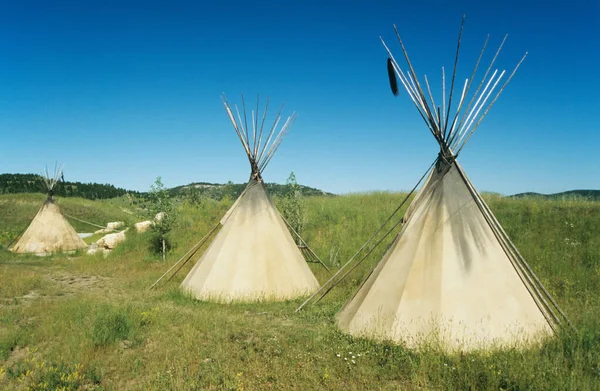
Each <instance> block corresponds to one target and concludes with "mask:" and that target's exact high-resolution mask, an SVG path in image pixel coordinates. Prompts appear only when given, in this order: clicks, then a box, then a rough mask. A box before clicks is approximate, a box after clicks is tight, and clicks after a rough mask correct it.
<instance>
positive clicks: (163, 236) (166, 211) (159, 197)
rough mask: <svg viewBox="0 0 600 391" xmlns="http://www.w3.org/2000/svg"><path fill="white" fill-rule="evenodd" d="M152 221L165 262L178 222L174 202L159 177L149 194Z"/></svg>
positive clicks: (149, 209)
mask: <svg viewBox="0 0 600 391" xmlns="http://www.w3.org/2000/svg"><path fill="white" fill-rule="evenodd" d="M149 201H150V202H149V207H148V211H149V213H150V216H149V217H150V219H152V220H153V224H152V229H153V230H154V231H155V232H156V233H157V235H158V240H159V242H160V247H161V253H162V259H163V261H164V260H165V258H166V253H167V244H168V237H167V235H168V234H169V232H171V229H172V228H173V224H174V223H175V220H176V211H175V206H174V205H173V200H172V199H171V196H170V194H169V192H168V190H167V189H166V188H165V185H164V184H163V183H162V178H161V177H157V178H156V181H154V183H153V184H152V186H150V192H149Z"/></svg>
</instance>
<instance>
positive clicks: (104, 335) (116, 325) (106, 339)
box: [92, 307, 134, 346]
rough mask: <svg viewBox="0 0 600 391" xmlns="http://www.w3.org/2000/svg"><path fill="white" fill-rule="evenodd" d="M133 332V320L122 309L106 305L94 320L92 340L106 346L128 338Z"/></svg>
mask: <svg viewBox="0 0 600 391" xmlns="http://www.w3.org/2000/svg"><path fill="white" fill-rule="evenodd" d="M133 333H134V322H133V321H132V320H131V318H130V317H129V315H128V313H127V311H126V310H124V309H119V308H114V307H107V308H106V309H105V310H103V311H101V312H100V313H99V314H98V315H97V316H96V319H95V320H94V327H93V329H92V342H93V343H94V345H96V346H106V345H110V344H111V343H114V342H117V341H123V340H126V339H130V338H131V337H132V336H133Z"/></svg>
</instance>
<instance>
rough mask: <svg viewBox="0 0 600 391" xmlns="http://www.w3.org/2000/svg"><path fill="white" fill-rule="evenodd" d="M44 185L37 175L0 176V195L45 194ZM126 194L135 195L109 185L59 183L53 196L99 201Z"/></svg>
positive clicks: (40, 177)
mask: <svg viewBox="0 0 600 391" xmlns="http://www.w3.org/2000/svg"><path fill="white" fill-rule="evenodd" d="M46 191H47V189H46V185H45V184H44V179H43V178H42V176H41V175H37V174H0V194H13V193H44V194H45V193H46ZM127 193H133V194H137V192H132V191H128V190H125V189H122V188H119V187H115V186H113V185H110V184H101V183H81V182H68V181H65V182H62V181H61V182H59V183H58V184H57V185H56V187H55V188H54V194H55V195H58V196H62V197H81V198H85V199H88V200H99V199H107V198H115V197H120V196H122V195H124V194H127Z"/></svg>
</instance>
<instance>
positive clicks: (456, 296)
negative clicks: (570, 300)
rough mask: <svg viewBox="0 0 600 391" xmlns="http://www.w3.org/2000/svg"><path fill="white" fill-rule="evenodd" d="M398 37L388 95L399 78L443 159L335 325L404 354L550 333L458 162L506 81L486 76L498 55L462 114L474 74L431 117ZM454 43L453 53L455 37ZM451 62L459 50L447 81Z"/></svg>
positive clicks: (529, 282)
mask: <svg viewBox="0 0 600 391" xmlns="http://www.w3.org/2000/svg"><path fill="white" fill-rule="evenodd" d="M461 35H462V26H461ZM398 39H399V41H400V44H401V46H402V49H403V52H404V54H405V58H406V61H407V64H408V67H409V71H408V72H407V73H406V74H405V73H404V72H403V71H402V70H401V69H400V67H399V66H398V64H397V62H396V60H395V59H394V58H393V56H392V54H391V52H389V49H388V53H389V56H390V58H389V59H388V70H389V71H390V82H391V86H392V90H393V92H394V94H397V91H396V90H395V87H396V86H397V83H396V77H398V78H399V79H400V81H401V83H402V84H403V86H404V87H405V89H406V90H407V92H408V94H409V96H410V98H411V100H412V101H413V103H414V104H415V106H416V107H417V109H418V110H419V112H420V114H421V115H422V117H423V119H424V120H425V123H426V124H427V126H428V128H429V130H430V131H431V132H432V134H433V135H434V137H435V138H436V140H437V141H438V143H439V145H440V153H439V156H438V158H437V159H436V162H435V164H434V165H433V170H432V172H431V174H430V175H429V177H428V180H427V181H426V183H425V185H424V186H423V188H422V189H421V191H420V192H419V194H418V195H417V197H416V198H415V200H414V201H413V204H412V205H411V206H410V208H409V210H408V213H407V214H406V215H405V224H404V226H403V229H402V230H401V232H400V233H399V235H398V236H397V237H396V239H395V240H394V242H393V243H392V245H391V247H390V248H389V249H388V251H387V252H386V254H385V255H384V257H383V259H382V260H381V261H380V262H379V263H378V264H377V266H376V267H375V269H374V270H373V271H372V273H371V274H370V275H369V276H368V278H367V279H366V280H365V282H364V283H363V284H362V285H361V287H360V288H359V289H358V291H357V292H356V294H355V296H354V297H353V298H352V299H351V300H350V301H349V302H348V303H347V304H346V305H345V306H344V307H343V308H342V310H341V311H340V312H339V313H338V315H337V322H338V325H339V327H340V328H341V329H342V330H344V331H346V332H348V333H350V334H353V335H357V336H366V337H370V338H376V339H386V340H393V341H397V342H404V343H406V344H407V345H409V346H417V345H419V344H421V343H423V342H425V341H435V343H439V344H441V345H442V346H443V347H445V348H448V349H451V350H470V349H477V348H487V347H491V346H502V345H512V346H514V345H522V344H524V343H528V342H532V341H534V340H537V339H538V337H543V336H546V335H549V334H551V333H552V331H553V329H555V328H556V327H557V326H558V325H559V324H560V322H561V320H560V319H559V315H560V316H564V314H562V312H561V311H560V309H559V308H558V307H557V306H556V304H555V302H554V301H553V300H552V298H551V297H550V295H549V294H548V293H547V291H546V290H545V289H544V287H543V286H542V284H541V283H540V282H539V280H538V279H537V278H536V277H535V275H534V274H533V272H532V271H531V269H530V268H529V266H528V265H527V263H526V262H525V261H524V260H523V258H522V257H521V255H520V254H519V253H518V251H517V249H516V248H515V247H514V245H513V244H512V242H511V241H510V239H509V238H508V236H507V235H506V233H505V232H504V230H503V229H502V227H501V226H500V224H499V223H498V221H497V220H496V218H495V217H494V215H493V214H492V212H491V211H490V209H489V208H488V206H487V205H486V204H485V202H484V201H483V199H482V198H481V196H480V195H479V194H478V192H477V191H476V190H475V188H474V187H473V185H472V184H471V182H470V181H469V179H468V178H467V176H466V174H465V173H464V171H463V170H462V168H461V166H460V165H459V163H458V161H457V160H456V158H457V156H458V153H460V151H461V150H462V148H463V146H464V144H465V143H466V142H467V141H468V139H469V137H470V135H471V134H472V133H473V131H474V130H475V128H476V127H477V125H479V123H480V122H481V120H482V119H483V117H484V116H485V114H486V113H487V111H488V110H489V108H490V107H491V105H492V104H493V103H494V102H495V100H496V99H497V98H498V96H499V94H500V93H501V92H502V90H503V88H504V86H506V84H507V83H508V81H509V80H510V78H511V77H512V75H513V74H514V71H513V74H511V75H510V77H509V78H508V79H507V80H506V81H505V82H504V84H503V85H502V87H501V88H500V90H499V92H498V93H497V95H496V96H495V97H494V99H493V100H492V101H491V103H490V104H489V105H488V106H487V108H486V109H485V111H483V112H481V110H482V108H483V107H484V106H485V105H486V102H487V101H488V98H489V97H490V95H491V94H492V91H493V90H494V88H495V87H496V86H497V85H498V82H499V81H500V80H501V79H502V77H503V75H504V72H501V73H500V74H498V72H497V71H495V72H493V73H492V75H491V76H490V77H489V78H488V75H489V74H490V70H491V68H492V66H493V63H494V61H495V59H496V56H497V55H498V52H499V51H500V49H498V52H497V53H496V56H494V59H493V60H492V63H491V64H490V66H489V68H488V71H487V72H486V73H485V75H484V77H483V80H482V82H481V83H480V85H479V87H478V88H477V90H476V92H475V94H474V95H473V97H472V98H471V101H470V103H469V104H468V106H467V109H466V110H465V111H464V113H463V112H461V110H462V108H463V104H465V101H466V99H465V97H466V95H467V93H468V90H469V86H470V82H471V79H472V78H473V76H474V75H475V73H476V71H477V66H476V67H475V70H474V71H473V74H472V75H471V78H470V79H467V81H466V82H465V84H464V87H463V89H462V94H461V96H460V99H459V104H458V109H457V111H456V114H454V115H450V105H451V102H452V91H453V89H454V75H453V77H452V87H451V89H450V96H449V100H448V107H447V108H446V107H444V105H445V101H446V97H445V96H444V97H443V98H442V107H441V108H440V107H439V106H438V107H437V110H436V107H435V103H434V101H433V97H432V95H431V92H430V91H431V89H430V87H429V83H428V81H427V78H425V83H426V86H427V90H428V93H429V94H428V95H429V98H430V99H429V101H428V100H427V98H426V97H425V94H424V93H423V90H422V88H421V85H420V84H419V82H418V79H417V77H416V74H415V73H414V70H413V67H412V64H411V63H410V60H409V58H408V55H407V54H406V51H405V50H404V45H403V44H402V41H401V40H400V37H399V35H398ZM458 42H459V44H458V47H459V48H460V36H459V41H458ZM502 43H504V41H503V42H502ZM486 44H487V40H486ZM384 45H385V43H384ZM501 47H502V45H501V46H500V48H501ZM386 49H387V46H386ZM484 49H485V45H484ZM482 54H483V50H482V52H481V55H482ZM481 55H480V57H479V59H481ZM521 61H523V59H522V60H521ZM457 62H458V49H457V55H456V61H455V69H454V74H455V73H456V63H457ZM478 64H479V60H478V62H477V65H478ZM520 64H521V62H519V65H520ZM517 68H518V65H517ZM515 71H516V68H515ZM443 85H444V84H443ZM480 112H481V113H482V114H481V115H479V114H480ZM460 114H462V117H461V116H460ZM454 151H456V152H454Z"/></svg>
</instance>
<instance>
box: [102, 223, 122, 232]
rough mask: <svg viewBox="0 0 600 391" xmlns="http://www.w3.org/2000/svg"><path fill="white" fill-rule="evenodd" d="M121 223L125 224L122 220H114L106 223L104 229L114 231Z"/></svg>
mask: <svg viewBox="0 0 600 391" xmlns="http://www.w3.org/2000/svg"><path fill="white" fill-rule="evenodd" d="M123 225H125V223H124V222H122V221H115V222H112V223H108V224H106V229H107V230H109V231H116V230H117V229H119V228H121V227H122V226H123Z"/></svg>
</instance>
